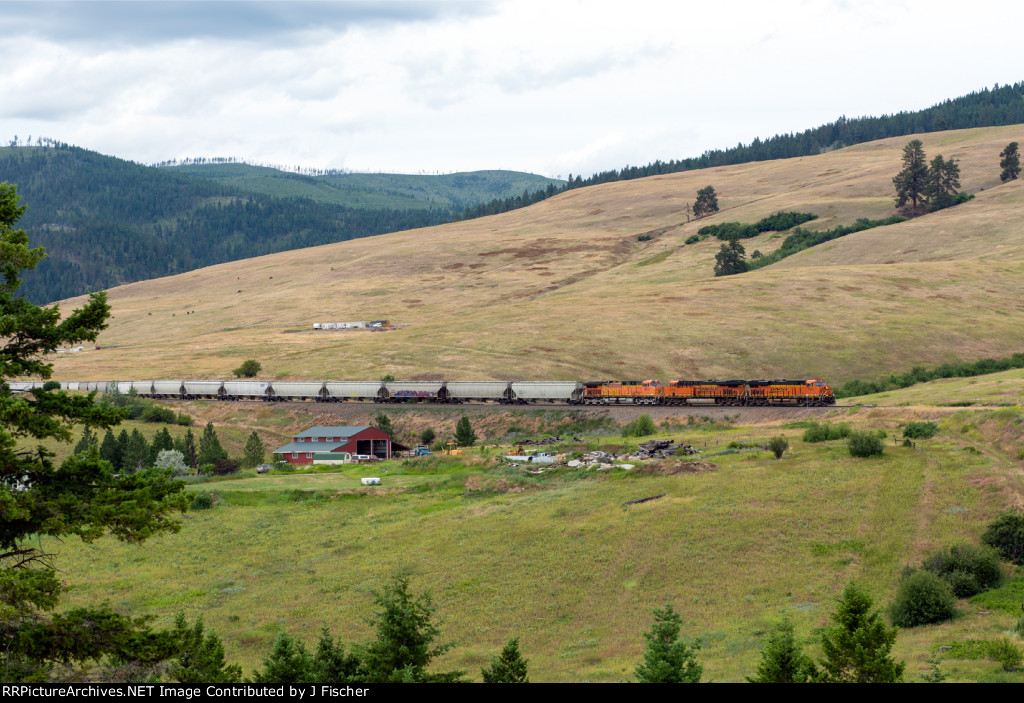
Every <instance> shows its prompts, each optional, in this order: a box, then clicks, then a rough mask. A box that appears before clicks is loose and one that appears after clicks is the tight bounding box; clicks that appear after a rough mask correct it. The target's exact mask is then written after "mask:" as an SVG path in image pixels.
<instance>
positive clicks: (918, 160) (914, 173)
mask: <svg viewBox="0 0 1024 703" xmlns="http://www.w3.org/2000/svg"><path fill="white" fill-rule="evenodd" d="M892 184H893V186H895V187H896V207H903V206H904V205H906V203H907V201H908V200H909V201H910V207H911V214H916V213H917V203H918V201H919V200H923V199H924V193H925V188H926V187H927V185H928V162H927V159H926V157H925V155H924V144H923V143H922V142H921V140H920V139H913V140H911V141H910V142H909V143H908V144H907V145H906V146H905V147H903V170H902V171H900V172H899V173H898V174H896V176H895V177H894V178H893V179H892Z"/></svg>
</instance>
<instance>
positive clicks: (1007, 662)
mask: <svg viewBox="0 0 1024 703" xmlns="http://www.w3.org/2000/svg"><path fill="white" fill-rule="evenodd" d="M988 655H989V657H991V658H992V659H994V660H996V661H997V662H999V663H1000V664H1002V665H1003V671H1016V670H1017V669H1019V668H1020V665H1021V663H1022V662H1024V658H1022V657H1021V653H1020V649H1019V648H1018V647H1017V645H1015V644H1014V643H1013V642H1011V641H1010V638H1009V637H1004V638H1003V639H1001V640H997V641H995V642H990V643H989V647H988Z"/></svg>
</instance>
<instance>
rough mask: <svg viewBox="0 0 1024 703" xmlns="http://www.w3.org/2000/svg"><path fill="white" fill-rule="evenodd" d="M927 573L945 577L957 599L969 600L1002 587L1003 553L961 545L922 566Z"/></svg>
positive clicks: (933, 557)
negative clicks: (997, 585) (1001, 565)
mask: <svg viewBox="0 0 1024 703" xmlns="http://www.w3.org/2000/svg"><path fill="white" fill-rule="evenodd" d="M922 567H923V568H924V569H927V570H928V571H931V572H932V573H934V574H936V575H938V576H940V577H942V578H943V579H945V581H946V582H947V583H948V584H949V585H950V587H951V588H952V589H953V593H954V594H955V595H956V597H957V598H967V597H968V596H973V595H974V594H976V593H981V592H982V591H984V590H986V589H988V588H991V587H992V586H994V585H996V584H997V583H999V579H1000V578H1001V577H1002V571H1001V569H1000V568H999V553H998V552H996V550H994V549H993V548H991V547H988V546H975V545H973V544H958V545H955V546H953V547H950V548H949V549H945V550H943V551H940V552H935V553H934V554H932V555H931V556H929V557H927V558H926V559H925V560H924V563H923V564H922Z"/></svg>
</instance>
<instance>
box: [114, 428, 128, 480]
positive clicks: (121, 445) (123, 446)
mask: <svg viewBox="0 0 1024 703" xmlns="http://www.w3.org/2000/svg"><path fill="white" fill-rule="evenodd" d="M130 440H131V435H129V434H128V430H121V431H120V432H118V433H117V463H116V464H114V468H116V469H117V470H118V471H125V470H126V468H127V466H126V464H125V462H124V459H125V456H126V455H127V453H128V442H129V441H130Z"/></svg>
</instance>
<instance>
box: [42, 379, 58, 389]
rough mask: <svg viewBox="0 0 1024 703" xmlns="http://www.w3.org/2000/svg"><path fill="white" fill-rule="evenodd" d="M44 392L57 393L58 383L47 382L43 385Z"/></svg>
mask: <svg viewBox="0 0 1024 703" xmlns="http://www.w3.org/2000/svg"><path fill="white" fill-rule="evenodd" d="M43 390H44V391H59V390H60V381H47V382H46V383H44V384H43Z"/></svg>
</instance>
